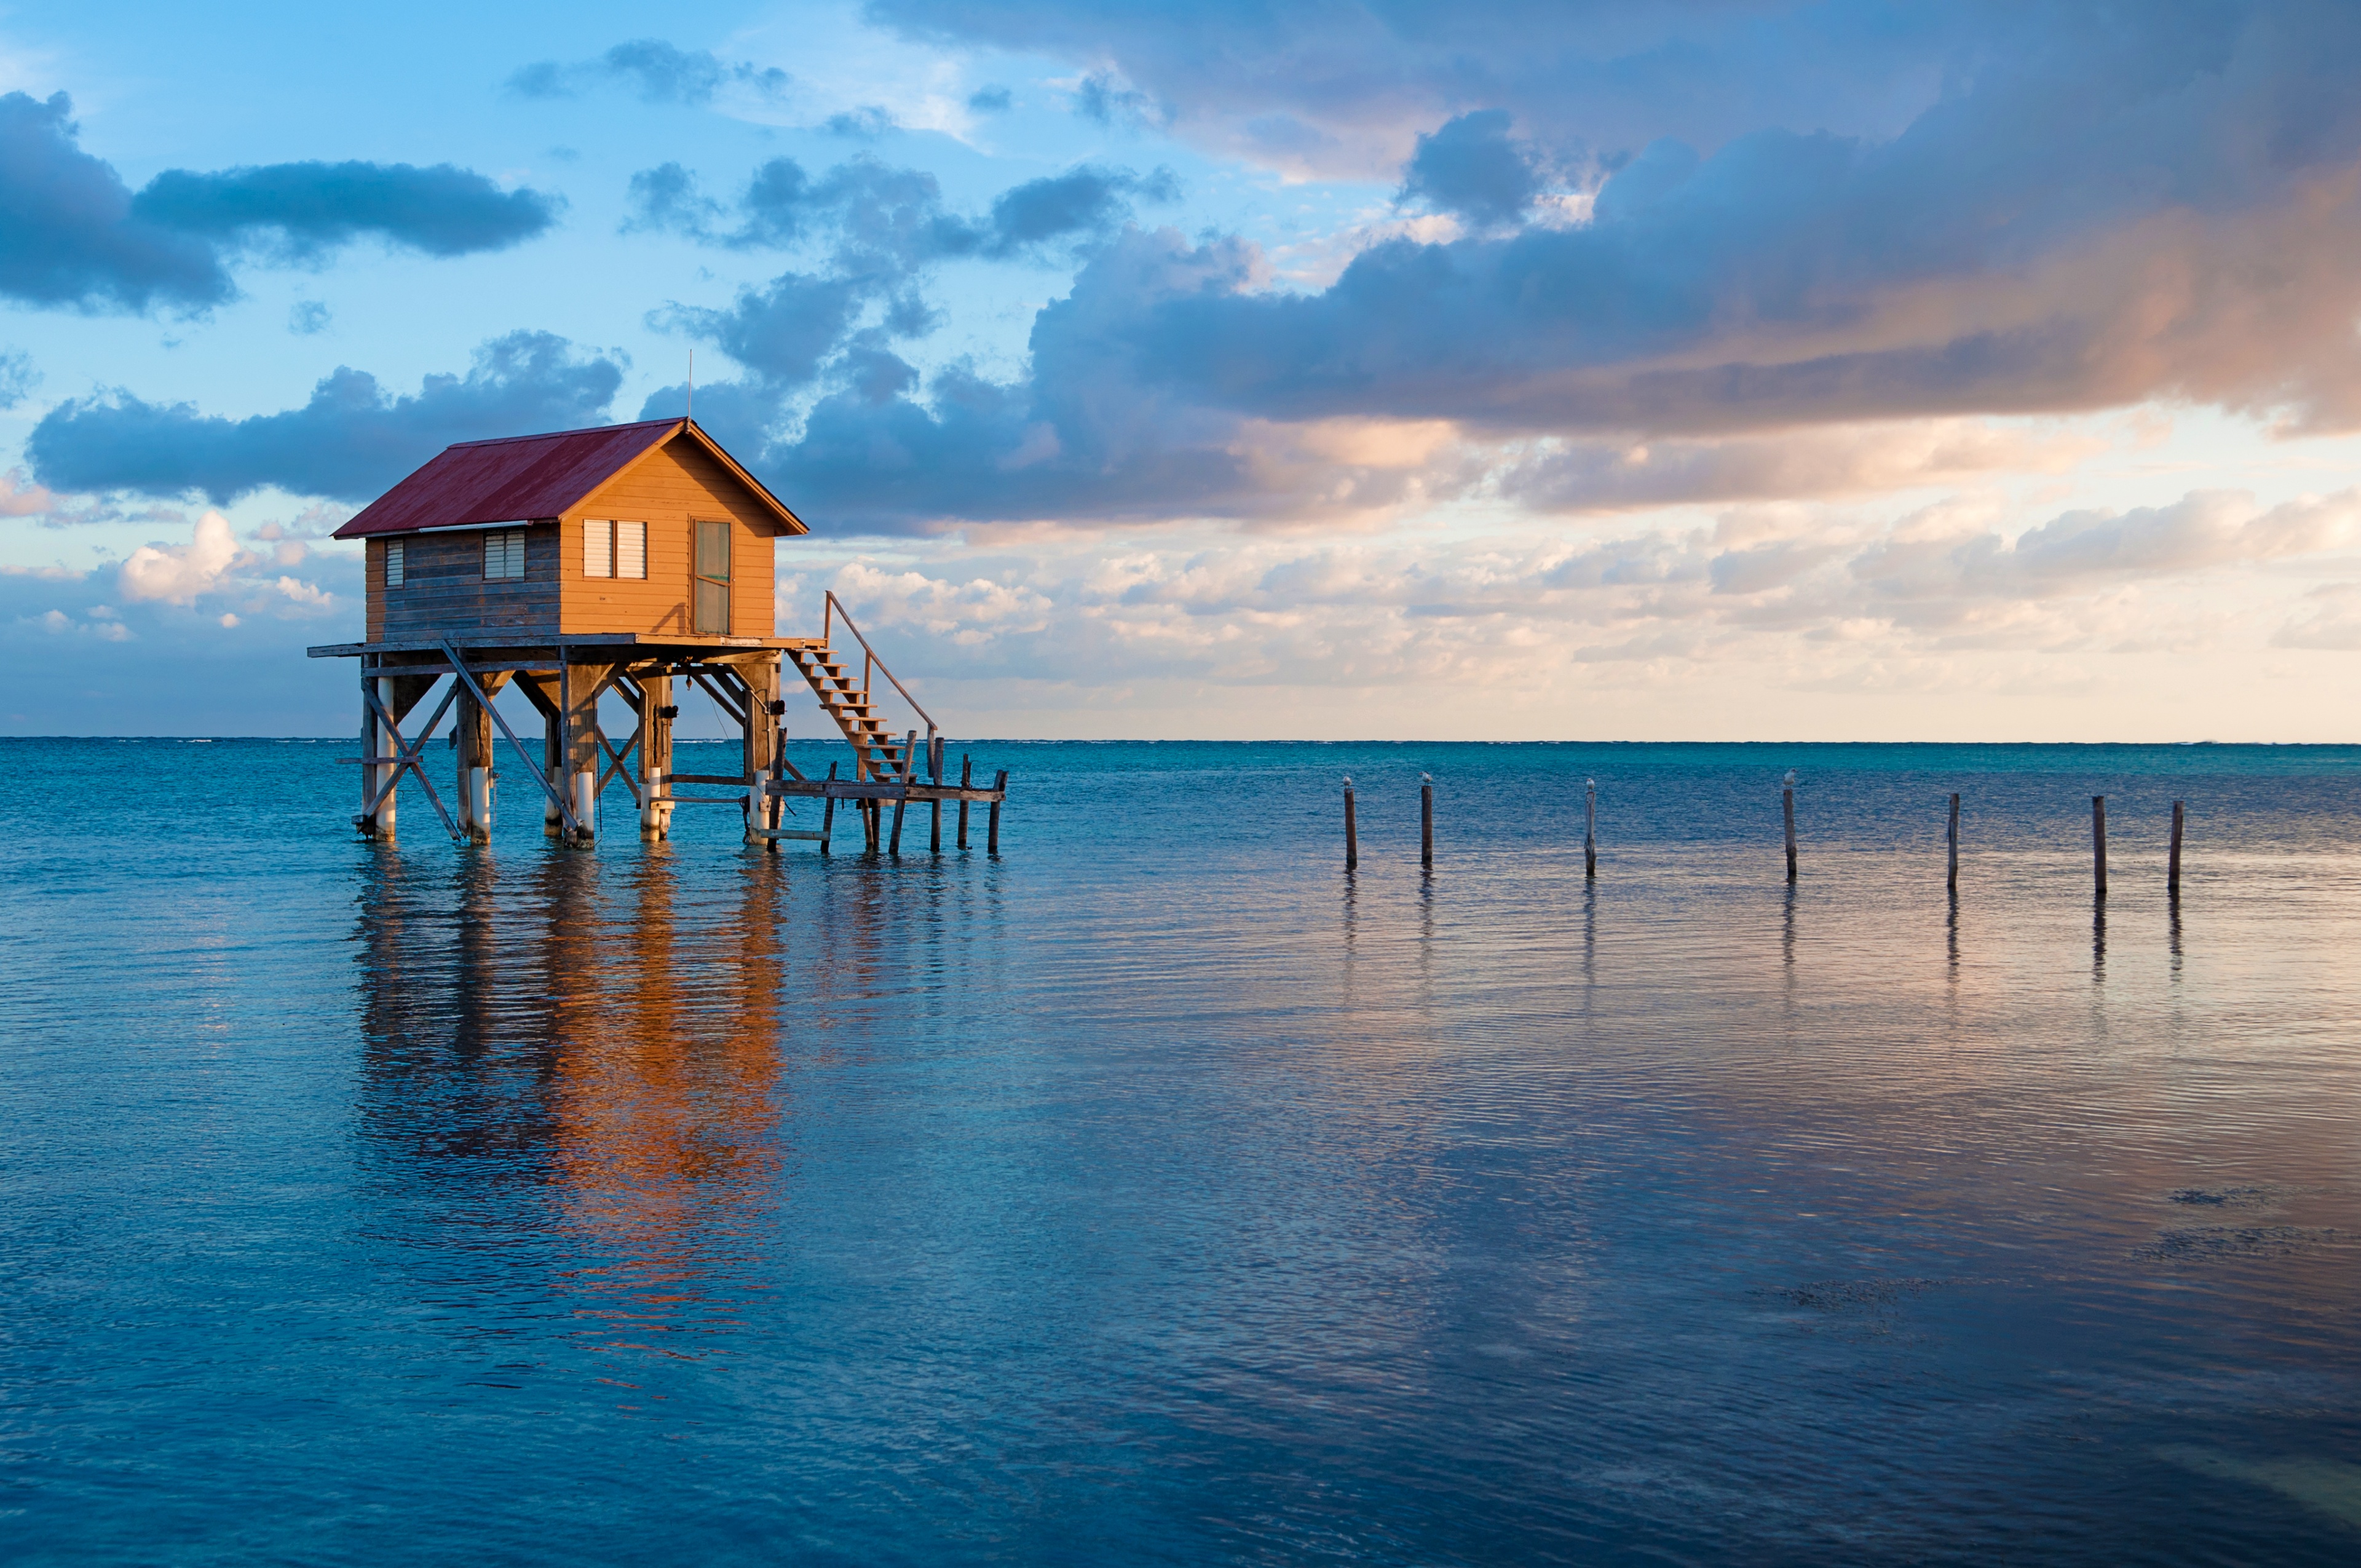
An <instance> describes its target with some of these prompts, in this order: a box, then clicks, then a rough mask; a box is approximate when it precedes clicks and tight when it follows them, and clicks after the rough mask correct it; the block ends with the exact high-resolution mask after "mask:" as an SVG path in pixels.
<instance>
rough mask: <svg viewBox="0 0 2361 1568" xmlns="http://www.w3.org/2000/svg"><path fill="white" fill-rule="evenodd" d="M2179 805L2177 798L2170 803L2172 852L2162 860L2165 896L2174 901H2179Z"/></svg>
mask: <svg viewBox="0 0 2361 1568" xmlns="http://www.w3.org/2000/svg"><path fill="white" fill-rule="evenodd" d="M2181 805H2182V803H2181V802H2180V801H2177V800H2176V801H2174V802H2173V803H2172V852H2171V854H2170V855H2169V856H2168V857H2167V858H2166V860H2165V862H2164V891H2165V894H2166V896H2167V897H2169V898H2170V899H2172V900H2173V901H2174V902H2175V903H2179V902H2180V807H2181Z"/></svg>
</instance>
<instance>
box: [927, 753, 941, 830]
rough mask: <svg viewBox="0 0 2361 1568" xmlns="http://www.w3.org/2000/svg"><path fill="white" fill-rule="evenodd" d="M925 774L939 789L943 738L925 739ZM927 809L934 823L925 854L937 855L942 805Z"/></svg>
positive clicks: (934, 805)
mask: <svg viewBox="0 0 2361 1568" xmlns="http://www.w3.org/2000/svg"><path fill="white" fill-rule="evenodd" d="M927 772H928V773H929V774H930V775H931V776H932V777H933V779H934V781H935V784H936V787H938V788H940V787H941V785H942V782H943V738H942V737H941V736H939V735H929V736H928V737H927ZM929 809H930V810H932V812H933V813H934V821H933V823H932V825H931V826H930V827H929V828H928V833H927V852H928V854H933V855H939V854H941V853H942V852H943V803H942V802H941V801H939V800H938V801H935V802H933V803H932V805H931V806H930V807H929Z"/></svg>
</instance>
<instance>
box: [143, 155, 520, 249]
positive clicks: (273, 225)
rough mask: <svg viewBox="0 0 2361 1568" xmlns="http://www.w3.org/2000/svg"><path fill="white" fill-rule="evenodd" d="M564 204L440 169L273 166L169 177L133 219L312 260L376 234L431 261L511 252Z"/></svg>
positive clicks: (147, 195)
mask: <svg viewBox="0 0 2361 1568" xmlns="http://www.w3.org/2000/svg"><path fill="white" fill-rule="evenodd" d="M559 206H560V203H559V202H558V201H557V199H556V198H555V197H553V196H546V195H544V194H542V193H541V192H537V191H530V190H516V191H503V190H501V189H500V187H499V186H497V185H495V184H494V183H493V182H492V181H489V180H488V179H486V178H485V177H484V176H482V175H480V174H478V173H476V172H475V171H474V170H467V169H460V168H456V167H455V166H454V165H451V164H448V163H438V164H436V165H434V167H433V168H431V169H419V168H415V167H413V166H412V165H410V164H407V163H359V162H345V163H275V164H270V165H268V166H265V167H260V168H254V167H248V168H243V169H230V170H221V171H220V172H217V173H212V174H198V173H194V172H192V171H190V170H184V169H172V170H165V171H164V172H163V173H161V174H159V175H158V176H156V178H155V179H154V180H151V181H148V185H147V187H146V188H145V189H143V190H142V191H141V192H139V194H138V195H137V196H136V197H134V198H133V199H132V203H131V215H132V217H133V218H134V219H135V220H137V221H144V222H147V223H151V224H154V225H157V226H159V227H161V228H166V229H171V230H175V231H178V232H180V233H181V234H190V235H201V236H206V237H208V238H212V239H218V240H223V241H236V240H246V239H258V240H261V241H263V242H265V243H267V244H269V245H271V246H273V247H275V248H276V249H277V250H278V251H279V252H280V254H283V255H285V256H287V257H290V258H300V259H314V258H318V257H319V256H320V255H321V254H323V253H324V252H325V251H328V250H331V249H334V248H335V247H338V246H342V245H346V244H348V243H350V242H351V241H353V240H355V239H357V238H360V237H361V236H371V237H375V238H378V239H381V240H383V241H384V242H385V243H387V244H389V245H392V246H398V247H403V248H406V249H411V250H416V251H420V252H423V254H425V255H428V256H467V255H471V254H473V253H476V252H478V251H487V250H504V249H507V248H508V247H511V246H514V245H521V244H522V243H523V242H524V241H526V240H528V239H531V238H533V236H536V235H540V234H542V233H544V232H545V231H546V230H547V229H548V228H549V227H550V225H553V224H555V222H556V221H557V213H558V209H559Z"/></svg>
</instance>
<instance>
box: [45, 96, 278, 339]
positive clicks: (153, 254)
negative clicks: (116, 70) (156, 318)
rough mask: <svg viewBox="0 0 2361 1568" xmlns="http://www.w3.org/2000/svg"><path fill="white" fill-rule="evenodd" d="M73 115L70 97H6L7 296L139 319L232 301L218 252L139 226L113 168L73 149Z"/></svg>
mask: <svg viewBox="0 0 2361 1568" xmlns="http://www.w3.org/2000/svg"><path fill="white" fill-rule="evenodd" d="M72 114H73V104H72V103H71V100H69V99H68V98H67V97H66V95H65V94H64V93H57V94H56V95H54V96H53V97H51V98H49V100H48V101H46V102H43V101H40V100H37V99H34V98H32V97H29V96H27V94H25V93H0V295H5V296H6V297H8V298H9V299H12V300H16V301H19V302H23V303H26V304H32V305H82V306H91V307H98V306H115V307H117V308H120V309H125V310H134V311H138V310H146V309H147V308H148V306H149V305H151V304H158V303H161V304H167V305H176V306H180V307H181V308H183V309H203V308H204V307H205V306H208V305H213V304H218V303H219V302H222V301H224V300H226V299H228V298H229V296H230V293H231V286H230V280H229V275H228V273H227V272H226V271H225V269H224V268H223V266H222V262H221V258H220V256H219V255H218V254H217V252H216V250H215V248H214V246H213V245H211V244H210V243H208V242H207V241H205V240H204V239H203V238H202V237H200V236H194V235H186V234H180V233H176V232H174V231H173V230H171V229H170V228H167V227H165V226H163V225H159V224H156V223H152V222H148V221H144V220H142V219H140V218H138V217H137V216H136V215H135V214H133V212H132V210H131V192H130V190H129V189H128V188H127V187H126V186H125V185H124V183H123V181H122V179H121V178H120V177H119V176H117V175H116V173H115V170H114V168H113V166H112V165H110V164H107V163H105V162H103V161H101V160H100V159H95V158H93V157H92V156H91V155H90V154H88V153H86V152H84V151H82V148H80V147H78V146H77V145H75V137H76V127H75V126H74V124H73V121H72V118H71V115H72Z"/></svg>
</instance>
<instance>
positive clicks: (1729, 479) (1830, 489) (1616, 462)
mask: <svg viewBox="0 0 2361 1568" xmlns="http://www.w3.org/2000/svg"><path fill="white" fill-rule="evenodd" d="M2101 447H2102V444H2101V443H2100V442H2098V441H2097V440H2095V439H2093V438H2092V437H2090V436H2087V435H2071V434H2065V433H2043V432H2039V431H2035V430H2027V429H2023V428H2010V427H2005V426H1996V425H1994V424H1993V423H1992V422H1987V421H1983V420H1971V419H1923V420H1909V421H1902V422H1883V423H1872V424H1857V425H1828V426H1824V427H1821V428H1819V429H1816V430H1798V431H1786V432H1782V433H1777V434H1773V435H1739V436H1708V437H1691V438H1667V439H1656V440H1648V441H1624V442H1597V441H1572V442H1568V441H1552V442H1549V443H1546V444H1542V445H1540V446H1538V447H1537V448H1535V449H1534V450H1532V452H1531V453H1529V454H1527V455H1521V456H1517V457H1514V458H1511V459H1510V461H1508V462H1506V463H1504V464H1503V465H1502V466H1500V467H1499V469H1498V470H1497V472H1496V473H1495V475H1494V477H1493V479H1492V481H1491V483H1492V486H1493V488H1494V489H1495V490H1496V491H1497V493H1499V495H1501V496H1503V497H1505V498H1507V499H1511V500H1514V501H1516V502H1518V503H1519V504H1521V505H1522V506H1524V507H1526V508H1528V509H1530V510H1535V511H1573V512H1579V511H1617V510H1632V509H1638V508H1645V507H1659V506H1676V505H1693V504H1697V503H1700V502H1715V501H1738V500H1762V499H1779V498H1789V497H1815V498H1828V497H1836V496H1848V495H1867V494H1875V493H1879V492H1883V491H1890V490H1901V489H1911V488H1919V487H1924V486H1930V485H1945V484H1956V483H1960V482H1962V481H1968V480H1973V479H1976V478H1980V477H1986V476H1990V475H1993V474H1998V473H2019V474H2022V473H2060V472H2063V471H2065V470H2067V469H2069V468H2070V467H2072V466H2074V465H2075V464H2076V463H2079V462H2081V461H2082V460H2083V459H2085V458H2087V457H2090V456H2092V455H2095V454H2096V453H2097V452H2098V451H2099V450H2100V449H2101Z"/></svg>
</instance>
